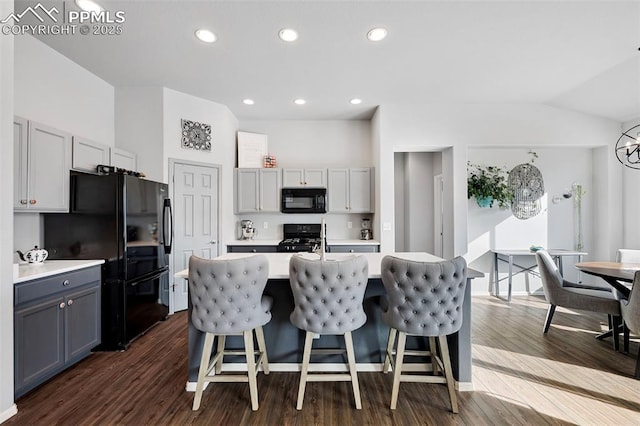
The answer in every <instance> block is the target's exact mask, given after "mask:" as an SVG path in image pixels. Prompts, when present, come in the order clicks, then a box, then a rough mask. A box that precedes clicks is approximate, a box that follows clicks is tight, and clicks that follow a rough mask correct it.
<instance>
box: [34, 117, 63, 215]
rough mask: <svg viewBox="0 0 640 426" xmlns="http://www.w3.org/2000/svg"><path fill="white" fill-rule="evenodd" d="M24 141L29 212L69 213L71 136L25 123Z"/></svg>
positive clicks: (39, 125) (38, 125)
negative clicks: (25, 140)
mask: <svg viewBox="0 0 640 426" xmlns="http://www.w3.org/2000/svg"><path fill="white" fill-rule="evenodd" d="M28 140H29V142H28V155H27V157H28V165H27V188H28V189H27V195H28V197H27V198H28V204H29V210H33V211H69V164H70V158H71V136H70V135H69V134H68V133H65V132H62V131H60V130H57V129H54V128H52V127H48V126H45V125H42V124H39V123H36V122H33V121H29V136H28Z"/></svg>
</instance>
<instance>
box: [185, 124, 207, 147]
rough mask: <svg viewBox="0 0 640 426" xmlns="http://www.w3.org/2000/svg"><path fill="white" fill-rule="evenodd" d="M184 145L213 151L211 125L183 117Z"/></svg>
mask: <svg viewBox="0 0 640 426" xmlns="http://www.w3.org/2000/svg"><path fill="white" fill-rule="evenodd" d="M182 147H183V148H189V149H197V150H200V151H211V125H210V124H205V123H200V122H197V121H191V120H185V119H182Z"/></svg>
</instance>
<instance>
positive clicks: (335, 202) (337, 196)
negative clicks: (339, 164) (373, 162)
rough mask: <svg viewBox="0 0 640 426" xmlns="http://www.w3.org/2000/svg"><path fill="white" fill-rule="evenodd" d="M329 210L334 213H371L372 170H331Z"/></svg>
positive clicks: (328, 189) (372, 207)
mask: <svg viewBox="0 0 640 426" xmlns="http://www.w3.org/2000/svg"><path fill="white" fill-rule="evenodd" d="M328 174H329V179H328V183H329V185H328V188H327V196H328V198H329V200H328V203H329V205H328V210H329V212H333V213H371V212H373V209H374V204H373V180H372V178H373V175H372V173H371V168H369V167H360V168H351V169H329V173H328Z"/></svg>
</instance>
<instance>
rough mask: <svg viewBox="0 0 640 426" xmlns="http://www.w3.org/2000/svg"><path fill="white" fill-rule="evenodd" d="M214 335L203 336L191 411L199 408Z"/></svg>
mask: <svg viewBox="0 0 640 426" xmlns="http://www.w3.org/2000/svg"><path fill="white" fill-rule="evenodd" d="M213 338H214V335H213V334H211V333H206V334H205V336H204V345H203V346H202V357H200V369H199V370H198V383H197V384H196V394H195V395H194V396H193V408H192V409H193V411H197V410H198V409H199V408H200V402H201V401H202V391H203V390H204V378H205V376H206V375H207V373H208V372H209V360H210V359H211V350H212V349H213Z"/></svg>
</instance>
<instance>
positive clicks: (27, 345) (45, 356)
mask: <svg viewBox="0 0 640 426" xmlns="http://www.w3.org/2000/svg"><path fill="white" fill-rule="evenodd" d="M100 286H101V272H100V267H99V266H96V267H90V268H85V269H81V270H78V271H73V272H69V273H64V274H59V275H55V276H52V277H47V278H42V279H37V280H32V281H27V282H24V283H19V284H16V285H15V287H14V301H15V302H14V303H15V308H14V339H15V344H14V350H15V353H14V356H15V359H14V364H15V372H14V373H15V377H14V380H15V386H14V394H15V397H16V398H17V397H19V396H21V395H23V394H25V393H26V392H27V391H29V390H31V389H33V388H35V387H36V386H38V385H39V384H41V383H43V382H44V381H46V380H48V379H50V378H51V377H53V376H55V375H56V374H57V373H59V372H60V371H62V370H64V369H65V368H67V367H70V366H71V365H73V364H75V363H76V362H78V361H80V360H81V359H83V358H85V357H86V356H87V355H89V354H90V353H91V349H93V348H94V347H96V346H97V345H99V344H100Z"/></svg>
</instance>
